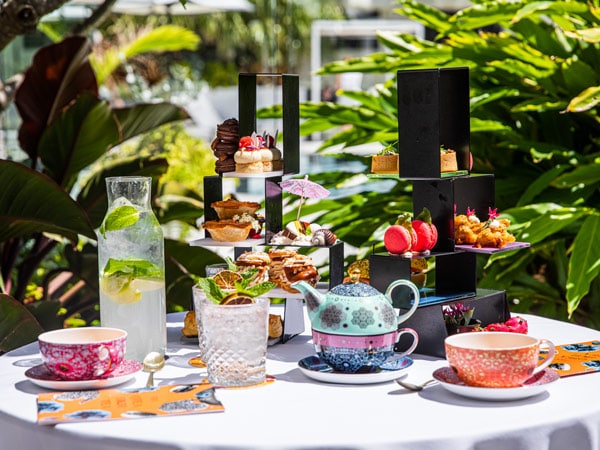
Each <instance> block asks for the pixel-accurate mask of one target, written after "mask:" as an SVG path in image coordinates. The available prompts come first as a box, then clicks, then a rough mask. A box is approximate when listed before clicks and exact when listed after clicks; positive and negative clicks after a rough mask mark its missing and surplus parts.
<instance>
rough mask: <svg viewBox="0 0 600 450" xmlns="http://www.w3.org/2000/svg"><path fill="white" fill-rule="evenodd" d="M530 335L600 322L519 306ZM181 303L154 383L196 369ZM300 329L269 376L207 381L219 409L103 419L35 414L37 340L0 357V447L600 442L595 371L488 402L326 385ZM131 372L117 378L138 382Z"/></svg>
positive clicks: (580, 332) (418, 373)
mask: <svg viewBox="0 0 600 450" xmlns="http://www.w3.org/2000/svg"><path fill="white" fill-rule="evenodd" d="M524 317H525V318H526V319H527V320H528V321H529V329H530V332H529V334H531V335H533V336H536V337H540V338H541V337H545V338H549V339H551V340H552V341H553V342H554V343H555V344H566V343H576V342H583V341H588V340H592V339H600V332H599V331H596V330H592V329H588V328H584V327H579V326H576V325H572V324H568V323H563V322H558V321H554V320H549V319H544V318H540V317H536V316H531V315H524ZM182 320H183V314H171V315H169V345H168V354H169V355H170V358H169V360H168V363H167V366H166V367H165V369H163V370H162V371H161V372H159V373H158V374H156V376H155V381H156V382H157V384H159V385H161V384H170V385H174V384H191V383H197V382H199V381H200V380H202V378H204V377H205V372H204V370H202V369H197V368H194V367H191V366H190V365H189V364H188V361H189V359H190V358H191V357H193V356H194V355H195V354H196V345H194V344H193V343H190V342H189V341H186V340H185V339H183V338H182V335H181V327H182ZM306 328H307V330H306V331H305V332H304V334H302V335H299V336H296V337H294V338H293V339H292V340H290V341H288V342H287V343H285V344H277V345H275V346H272V347H269V352H268V361H267V372H268V373H269V374H270V375H273V376H274V377H275V378H276V380H275V381H274V382H273V383H269V384H266V385H262V386H259V387H253V388H246V389H217V391H216V392H217V397H218V399H219V400H221V402H222V403H223V405H224V406H225V411H224V412H222V413H213V414H196V415H184V416H173V417H160V418H146V419H134V420H112V421H106V422H80V423H64V424H59V425H54V426H47V425H38V424H37V423H36V419H37V414H36V396H37V394H38V393H40V392H47V391H45V390H44V389H42V388H40V387H38V386H36V385H34V384H33V383H32V382H31V381H29V380H28V379H27V378H26V377H25V376H24V373H25V371H26V370H27V368H28V367H31V366H32V365H35V364H39V363H40V360H39V354H38V349H37V344H36V343H34V344H30V345H27V346H25V347H22V348H20V349H17V350H14V351H12V352H10V353H7V354H6V355H3V356H1V357H0V398H1V399H2V401H1V402H0V436H1V438H0V442H1V444H0V448H2V449H23V450H38V449H39V450H42V449H43V450H54V449H56V450H63V449H65V448H73V449H80V450H96V449H186V450H192V449H221V448H223V449H224V448H232V449H250V448H253V449H254V448H268V449H327V448H330V449H386V448H389V449H410V450H420V449H423V450H432V449H440V450H459V449H460V450H465V449H473V450H496V449H497V450H504V449H507V448H511V449H515V450H517V449H518V450H523V449H533V450H542V449H544V450H547V449H551V450H563V449H573V450H575V449H577V450H598V449H600V435H599V434H600V389H599V388H600V375H599V374H598V373H592V374H585V375H577V376H572V377H566V378H561V379H560V380H558V381H557V382H555V383H552V384H550V385H549V386H548V389H547V390H546V391H544V392H543V393H541V394H539V395H536V396H534V397H530V398H526V399H521V400H515V401H506V402H491V401H482V400H475V399H470V398H466V397H460V396H457V395H455V394H453V393H451V392H448V391H447V390H445V389H444V388H443V387H442V386H441V385H439V384H435V385H431V386H428V387H427V388H426V389H424V390H423V391H421V392H419V393H414V392H409V391H406V390H404V389H402V388H401V387H400V386H398V385H397V384H396V383H394V382H393V381H389V382H385V383H379V384H365V385H344V384H330V383H323V382H319V381H315V380H312V379H310V378H308V377H306V376H305V375H304V374H303V373H302V372H301V371H300V369H299V368H298V364H297V362H298V361H299V360H300V359H302V358H304V357H306V356H309V355H312V354H313V351H314V349H313V346H312V341H311V338H310V334H309V331H308V329H309V328H310V325H309V322H308V321H307V322H306ZM413 360H414V363H413V365H412V366H411V367H410V368H408V369H406V371H405V372H406V375H405V377H404V378H405V379H406V380H408V381H412V382H421V381H425V380H427V379H429V378H431V374H432V373H433V371H434V370H435V369H437V368H439V367H443V366H445V365H446V364H445V361H444V360H439V359H434V358H430V357H425V356H419V355H413ZM146 377H147V375H146V374H144V373H140V374H138V375H137V376H136V377H135V378H134V379H133V380H131V381H129V382H127V384H126V385H125V386H128V387H129V386H131V387H137V386H143V385H144V383H145V381H146Z"/></svg>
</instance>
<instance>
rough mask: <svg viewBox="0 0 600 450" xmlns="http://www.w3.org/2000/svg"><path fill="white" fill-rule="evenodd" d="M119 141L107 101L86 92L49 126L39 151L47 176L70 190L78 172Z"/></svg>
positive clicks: (41, 140) (114, 121) (117, 131)
mask: <svg viewBox="0 0 600 450" xmlns="http://www.w3.org/2000/svg"><path fill="white" fill-rule="evenodd" d="M118 140H119V130H118V128H117V123H116V120H115V117H114V116H113V114H112V112H111V110H110V105H109V104H108V102H106V101H102V100H99V99H97V98H95V97H93V96H91V95H83V96H81V97H79V98H78V99H77V101H76V102H75V103H74V104H73V105H72V106H71V107H70V108H69V109H67V110H65V111H64V113H63V114H62V115H61V116H60V117H58V118H57V119H56V120H55V121H54V122H52V123H51V124H50V125H49V126H48V128H47V129H46V131H45V132H44V134H43V135H42V138H41V139H40V143H39V154H40V158H41V160H42V163H43V164H44V168H45V170H46V172H47V173H48V175H49V176H50V177H51V178H52V179H53V180H55V181H56V182H57V183H59V184H60V185H62V186H64V187H65V188H66V189H69V188H70V187H71V186H72V185H73V183H74V182H75V180H76V178H77V176H78V175H79V172H81V171H82V170H83V169H84V168H86V167H87V166H89V165H90V164H92V163H93V162H94V161H96V160H97V159H98V158H100V156H102V155H103V154H104V153H106V151H107V150H108V149H109V148H111V147H112V146H114V145H116V143H117V142H118Z"/></svg>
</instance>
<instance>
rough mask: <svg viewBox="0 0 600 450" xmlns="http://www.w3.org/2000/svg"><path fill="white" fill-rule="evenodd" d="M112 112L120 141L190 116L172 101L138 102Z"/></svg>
mask: <svg viewBox="0 0 600 450" xmlns="http://www.w3.org/2000/svg"><path fill="white" fill-rule="evenodd" d="M113 112H114V113H115V116H116V117H117V120H118V122H119V125H120V127H121V133H122V136H121V141H126V140H127V139H130V138H132V137H135V136H138V135H140V134H142V133H145V132H147V131H150V130H153V129H154V128H156V127H159V126H161V125H165V124H167V123H170V122H175V121H178V120H185V119H189V118H190V116H189V114H188V113H187V112H186V111H185V109H183V108H181V107H179V106H177V105H174V104H172V103H158V104H155V103H150V104H139V105H134V106H131V107H127V108H117V109H114V110H113Z"/></svg>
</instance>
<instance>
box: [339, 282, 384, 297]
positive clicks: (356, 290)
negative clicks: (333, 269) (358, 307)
mask: <svg viewBox="0 0 600 450" xmlns="http://www.w3.org/2000/svg"><path fill="white" fill-rule="evenodd" d="M329 293H330V294H335V295H343V296H345V297H370V296H371V295H381V292H379V291H378V290H377V289H375V288H374V287H373V286H371V285H369V284H366V283H360V282H358V283H357V282H354V281H348V282H346V283H343V284H338V285H337V286H335V287H334V288H333V289H331V291H329Z"/></svg>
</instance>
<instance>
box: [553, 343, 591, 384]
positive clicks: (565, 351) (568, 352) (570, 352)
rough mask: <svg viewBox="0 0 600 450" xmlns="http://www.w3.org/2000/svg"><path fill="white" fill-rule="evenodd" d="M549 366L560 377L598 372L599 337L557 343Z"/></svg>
mask: <svg viewBox="0 0 600 450" xmlns="http://www.w3.org/2000/svg"><path fill="white" fill-rule="evenodd" d="M549 367H551V368H552V369H554V370H556V372H557V373H558V374H559V375H560V376H561V377H568V376H571V375H580V374H583V373H594V372H600V339H599V340H593V341H587V342H579V343H576V344H564V345H557V346H556V355H555V356H554V359H553V360H552V364H550V366H549Z"/></svg>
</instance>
